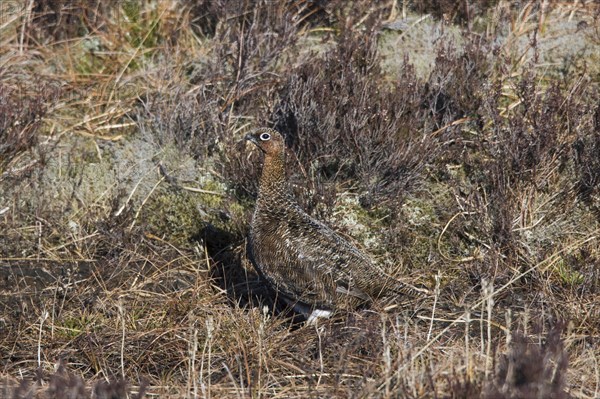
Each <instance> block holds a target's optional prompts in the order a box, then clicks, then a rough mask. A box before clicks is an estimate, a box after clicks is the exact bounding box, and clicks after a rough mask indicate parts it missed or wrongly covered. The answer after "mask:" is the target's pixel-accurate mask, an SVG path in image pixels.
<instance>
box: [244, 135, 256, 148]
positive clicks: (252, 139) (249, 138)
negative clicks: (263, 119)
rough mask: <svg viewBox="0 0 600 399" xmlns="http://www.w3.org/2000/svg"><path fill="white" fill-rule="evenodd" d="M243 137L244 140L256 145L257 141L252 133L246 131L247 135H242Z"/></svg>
mask: <svg viewBox="0 0 600 399" xmlns="http://www.w3.org/2000/svg"><path fill="white" fill-rule="evenodd" d="M244 139H246V140H248V141H251V142H252V143H253V144H256V145H258V141H256V137H254V136H253V135H252V133H248V134H247V135H246V136H245V137H244Z"/></svg>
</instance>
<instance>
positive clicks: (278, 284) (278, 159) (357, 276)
mask: <svg viewBox="0 0 600 399" xmlns="http://www.w3.org/2000/svg"><path fill="white" fill-rule="evenodd" d="M246 139H247V140H249V141H251V142H252V143H254V144H256V146H257V147H258V148H259V149H260V150H261V151H262V153H263V155H264V164H263V168H262V173H261V176H260V183H259V192H258V199H257V201H256V207H255V209H254V215H253V217H252V224H251V227H250V234H249V257H250V260H251V262H252V263H253V265H254V267H255V268H256V269H257V270H258V272H259V274H260V275H262V276H263V277H264V278H265V279H266V280H267V281H268V283H269V284H270V285H271V286H272V288H274V289H275V290H276V291H277V293H278V295H279V296H281V297H282V298H283V299H284V300H285V301H286V302H287V303H288V304H289V305H290V306H293V308H294V310H295V311H296V312H298V313H301V314H303V315H304V316H305V317H307V318H308V322H309V323H313V322H315V321H316V319H317V318H318V317H329V316H330V315H331V313H332V312H334V311H335V310H338V309H353V308H356V307H357V306H359V305H360V304H363V303H366V302H369V301H370V300H371V299H372V298H374V297H379V296H381V295H383V294H386V293H390V292H395V293H401V294H404V295H411V296H412V295H414V294H416V293H417V292H419V291H421V290H419V289H416V288H414V287H410V286H408V285H403V284H401V283H399V282H398V281H396V280H394V279H392V278H391V277H389V276H388V275H386V274H385V273H384V272H383V271H382V270H381V269H380V268H379V267H377V266H376V265H375V264H373V262H372V261H371V260H370V259H369V257H367V256H366V255H365V254H363V253H362V252H360V251H359V250H358V249H357V248H356V247H355V246H354V245H352V244H350V243H349V242H348V241H346V240H345V239H344V238H342V237H341V236H340V235H338V234H336V233H335V232H334V231H333V230H331V229H330V228H329V227H327V226H325V225H324V224H323V223H321V222H319V221H318V220H315V219H314V218H312V217H311V216H309V215H308V214H307V213H306V212H304V211H303V210H302V209H301V208H300V206H298V204H297V203H296V201H295V200H294V199H293V198H292V196H291V194H290V191H289V190H288V187H287V181H286V176H285V144H284V140H283V137H282V136H281V134H280V133H279V132H277V131H275V130H272V129H268V128H261V129H257V130H255V131H253V132H252V133H250V134H248V135H247V136H246Z"/></svg>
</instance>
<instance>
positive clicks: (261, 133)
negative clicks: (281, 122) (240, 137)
mask: <svg viewBox="0 0 600 399" xmlns="http://www.w3.org/2000/svg"><path fill="white" fill-rule="evenodd" d="M246 140H249V141H251V142H252V143H254V144H256V146H257V147H258V148H259V149H260V150H261V151H262V152H263V153H265V155H267V156H269V155H271V156H276V155H279V154H281V153H282V152H283V150H284V148H285V144H284V142H283V136H282V135H281V133H279V132H278V131H276V130H273V129H269V128H260V129H256V130H254V131H253V132H251V133H248V134H247V135H246Z"/></svg>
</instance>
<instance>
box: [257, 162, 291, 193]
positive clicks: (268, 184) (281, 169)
mask: <svg viewBox="0 0 600 399" xmlns="http://www.w3.org/2000/svg"><path fill="white" fill-rule="evenodd" d="M286 184H287V183H286V180H285V154H284V153H280V154H265V160H264V165H263V168H262V173H261V175H260V188H259V195H261V194H267V195H272V194H274V193H276V192H279V193H282V194H283V193H285V192H287V186H286Z"/></svg>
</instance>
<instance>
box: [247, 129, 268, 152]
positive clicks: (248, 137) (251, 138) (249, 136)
mask: <svg viewBox="0 0 600 399" xmlns="http://www.w3.org/2000/svg"><path fill="white" fill-rule="evenodd" d="M244 138H245V139H246V140H248V141H250V142H252V144H254V145H255V146H257V147H258V149H259V150H261V151H262V152H265V150H263V149H262V148H261V146H260V144H259V143H258V140H257V139H256V137H254V135H253V134H252V133H248V134H247V135H246V136H244Z"/></svg>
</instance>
